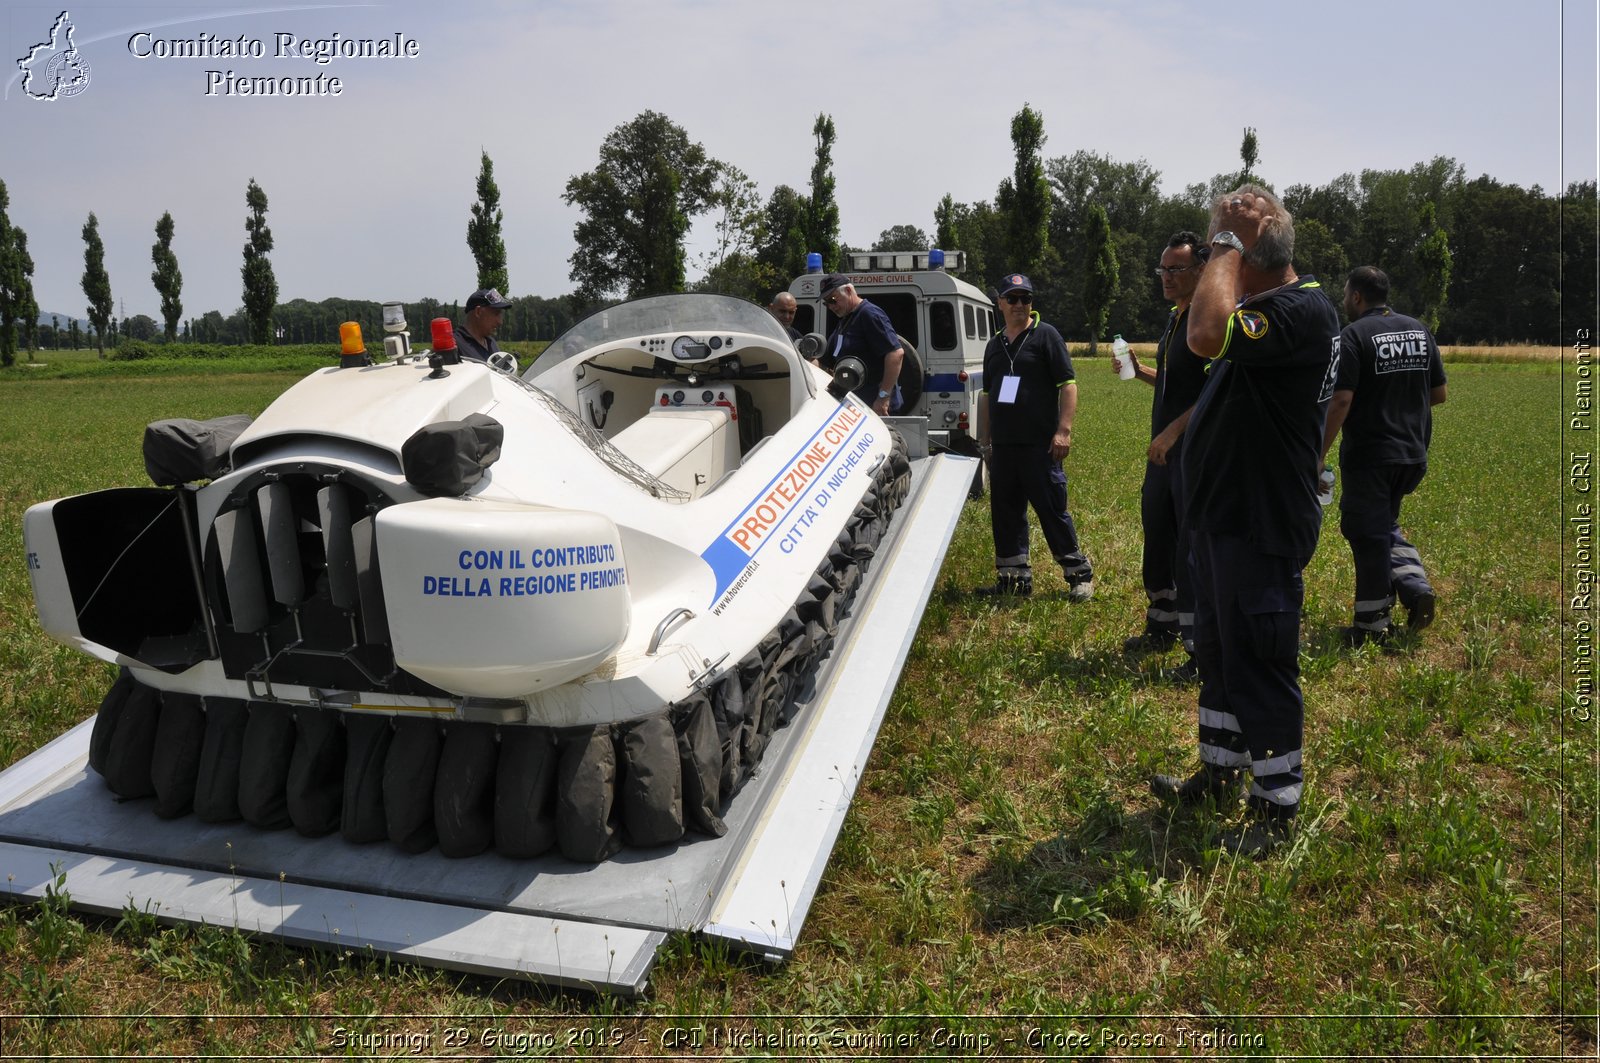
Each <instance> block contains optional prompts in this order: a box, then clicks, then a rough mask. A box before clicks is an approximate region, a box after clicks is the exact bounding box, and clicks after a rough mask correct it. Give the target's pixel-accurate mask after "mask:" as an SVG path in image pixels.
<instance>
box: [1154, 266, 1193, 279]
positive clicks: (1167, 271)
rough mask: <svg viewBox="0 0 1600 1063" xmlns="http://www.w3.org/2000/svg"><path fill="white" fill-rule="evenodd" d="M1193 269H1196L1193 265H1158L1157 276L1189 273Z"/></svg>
mask: <svg viewBox="0 0 1600 1063" xmlns="http://www.w3.org/2000/svg"><path fill="white" fill-rule="evenodd" d="M1191 269H1194V267H1193V266H1157V267H1156V276H1158V277H1163V276H1165V277H1176V276H1177V275H1178V274H1180V273H1188V272H1189V271H1190V270H1191Z"/></svg>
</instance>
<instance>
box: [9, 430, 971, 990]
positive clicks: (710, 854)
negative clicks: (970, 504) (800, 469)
mask: <svg viewBox="0 0 1600 1063" xmlns="http://www.w3.org/2000/svg"><path fill="white" fill-rule="evenodd" d="M972 466H973V462H972V460H971V459H965V458H958V457H954V456H951V455H941V456H938V457H932V458H924V459H920V460H917V461H914V462H913V463H912V487H911V493H910V495H909V496H908V498H907V499H906V502H905V504H904V505H903V506H902V507H901V509H900V510H899V511H898V512H897V513H896V515H895V517H894V519H893V521H892V522H891V524H890V527H889V533H888V535H887V536H886V537H885V538H884V540H883V542H882V543H881V544H880V547H879V550H878V553H877V556H876V558H875V560H874V561H873V562H872V564H871V566H870V569H869V571H868V573H867V580H866V582H865V584H864V585H863V587H862V588H861V590H860V591H859V592H858V593H857V596H856V600H855V604H854V607H853V609H852V612H851V614H850V616H849V617H847V618H846V619H845V620H844V622H843V623H841V625H840V628H839V632H838V636H837V638H836V640H835V643H834V650H833V652H832V654H831V655H830V656H829V657H828V659H827V661H826V662H825V663H824V665H823V667H822V669H821V670H820V671H819V673H818V674H817V677H816V683H815V687H814V689H813V691H812V692H811V693H810V694H809V695H808V696H807V697H806V698H804V699H802V701H801V707H800V709H799V711H798V712H796V713H795V715H794V718H793V720H792V722H791V723H790V724H789V725H788V726H786V727H780V728H778V729H777V730H776V731H774V732H773V735H772V741H771V744H770V746H769V748H768V750H767V752H766V755H765V757H764V758H763V760H762V762H761V767H760V769H759V770H758V772H757V773H756V775H755V776H754V777H753V778H752V779H751V780H750V781H749V783H747V784H746V785H745V786H744V788H743V789H741V790H740V791H739V793H738V794H737V795H735V797H734V799H733V801H732V803H731V805H730V807H729V808H728V810H727V813H726V815H725V817H724V818H725V819H726V821H727V824H728V832H727V834H726V835H724V836H723V837H721V838H715V839H712V838H703V837H695V838H690V839H687V840H685V841H684V842H682V843H680V844H677V845H673V846H668V847H663V848H660V849H655V850H639V849H625V850H623V852H622V853H620V854H619V855H617V856H615V857H613V858H611V859H610V860H607V861H605V862H603V863H600V864H597V865H586V864H575V863H572V862H570V861H567V860H564V859H562V858H561V857H559V856H549V857H541V858H538V859H534V860H508V859H506V858H504V857H501V856H498V855H496V854H494V853H486V854H484V855H482V856H477V857H471V858H468V859H450V858H447V857H444V856H441V855H440V854H439V853H438V852H437V851H433V852H427V853H422V854H419V855H408V854H405V853H403V852H401V851H400V850H399V849H397V848H395V847H393V846H391V845H389V844H387V843H375V844H372V845H352V844H349V843H347V842H345V841H343V840H342V839H341V838H340V837H339V836H338V835H337V834H335V835H332V836H329V837H325V838H305V837H302V836H300V835H298V834H296V833H294V832H293V831H288V830H286V831H277V832H265V831H261V830H258V829H256V828H253V827H249V826H247V825H245V824H243V823H229V824H206V823H201V822H199V821H198V820H196V819H195V818H194V817H193V816H192V815H191V816H186V817H183V818H179V819H175V820H166V821H163V820H159V819H157V818H156V817H155V816H153V815H152V813H151V811H150V809H149V808H148V807H147V801H148V799H145V800H139V801H129V802H119V801H118V800H117V799H116V798H114V797H113V795H112V794H111V793H110V792H109V791H108V790H107V789H106V788H105V786H104V784H103V783H102V782H101V780H100V779H99V778H97V777H95V776H93V775H92V773H90V771H89V768H88V763H87V759H88V748H89V733H90V730H91V728H92V725H93V721H92V720H91V721H86V722H84V723H83V724H80V725H79V726H78V727H76V728H74V729H73V730H71V731H69V732H68V733H66V734H65V735H62V736H61V737H60V738H57V739H56V740H55V741H53V742H51V743H49V744H48V745H46V746H44V747H43V748H42V749H40V750H38V751H37V752H35V753H33V754H31V755H30V756H28V757H26V758H24V759H23V760H21V761H18V762H17V763H16V764H14V765H12V766H11V767H10V768H8V769H6V770H5V771H4V772H0V875H3V876H5V877H6V879H7V886H8V888H9V890H10V891H11V893H12V894H13V895H14V896H25V897H31V898H40V897H43V896H44V894H45V891H46V889H47V888H50V887H51V886H52V885H53V884H54V883H55V881H56V880H57V878H58V876H61V877H63V881H64V886H65V889H66V891H67V893H69V894H70V896H71V900H72V904H73V906H74V907H76V908H79V909H82V910H84V911H89V912H95V913H100V914H108V915H115V914H117V913H118V912H120V911H122V910H124V909H125V908H127V907H129V906H130V905H131V906H132V907H134V908H135V909H138V910H141V911H148V912H150V913H152V914H153V915H155V916H156V917H157V918H158V919H160V920H161V921H163V922H168V923H175V922H192V923H209V924H212V925H219V926H226V927H235V928H238V929H239V930H242V931H246V932H249V933H259V934H265V935H269V936H272V937H277V938H281V939H283V940H285V941H289V942H292V943H294V944H297V945H306V946H314V947H322V948H335V949H349V950H352V951H366V950H371V951H372V952H373V953H376V954H380V955H387V956H392V957H395V958H397V959H400V960H404V961H408V962H414V963H420V964H424V965H428V966H435V967H443V968H449V969H452V970H458V971H464V972H469V973H474V974H485V975H493V976H499V977H517V978H528V979H535V980H539V981H543V982H548V983H552V984H556V985H562V986H567V987H574V988H582V989H590V990H603V991H607V992H612V993H618V994H623V995H637V994H639V993H641V992H643V991H644V988H645V984H646V980H647V979H648V977H649V974H650V970H651V968H652V967H653V965H654V963H655V956H656V950H657V949H658V948H660V946H661V945H662V943H663V942H665V940H666V939H667V936H668V935H669V934H671V933H674V932H702V933H705V934H707V935H709V936H712V937H716V938H720V939H723V940H726V941H728V942H730V943H731V944H733V945H735V946H737V947H739V948H742V949H749V950H753V951H757V952H760V953H762V954H763V955H765V956H767V957H769V958H770V959H773V960H782V959H784V958H786V957H787V956H788V955H789V954H790V953H791V952H792V951H793V950H794V947H795V942H796V940H797V938H798V937H799V935H800V930H801V927H802V926H803V924H804V922H805V918H806V914H807V912H808V911H809V909H810V906H811V901H812V899H813V898H814V897H815V895H816V890H817V885H818V883H819V882H820V881H821V877H822V872H823V869H824V867H825V866H826V864H827V861H828V856H829V854H830V853H831V852H832V850H833V845H834V842H835V840H836V839H837V837H838V833H839V829H840V827H841V825H842V824H843V821H844V815H845V812H846V811H847V810H848V809H849V806H850V802H851V800H852V798H853V797H854V795H855V789H856V785H857V783H858V782H859V780H860V778H861V774H862V772H863V770H864V769H865V767H866V762H867V758H868V756H869V754H870V753H871V751H872V746H873V743H874V741H875V740H876V738H877V733H878V728H879V726H880V724H881V723H882V720H883V715H884V712H885V710H886V708H887V707H888V703H889V698H890V695H891V694H892V693H893V691H894V685H895V682H896V680H897V679H898V677H899V674H900V669H901V668H902V666H903V665H904V663H905V659H906V655H907V654H908V653H909V651H910V648H911V641H912V639H913V637H914V636H915V634H916V629H917V623H918V621H919V620H920V618H921V616H922V612H923V609H924V608H925V607H926V605H927V602H928V598H929V595H930V594H931V593H932V590H933V585H934V581H935V580H936V579H937V576H938V572H939V568H940V564H941V563H942V561H943V559H944V554H945V550H946V548H947V547H948V545H949V542H950V538H951V535H952V534H953V533H954V530H955V525H956V521H957V519H958V518H959V516H960V513H961V507H962V503H963V502H964V501H965V499H966V496H967V489H968V487H969V485H970V484H971V481H972ZM858 635H860V636H861V637H859V638H858V637H857V636H858Z"/></svg>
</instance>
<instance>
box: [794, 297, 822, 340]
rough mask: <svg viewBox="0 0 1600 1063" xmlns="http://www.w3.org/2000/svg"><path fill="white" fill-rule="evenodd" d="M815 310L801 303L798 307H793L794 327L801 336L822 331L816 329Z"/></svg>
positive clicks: (809, 305) (808, 304)
mask: <svg viewBox="0 0 1600 1063" xmlns="http://www.w3.org/2000/svg"><path fill="white" fill-rule="evenodd" d="M816 309H817V308H816V307H814V306H812V305H811V304H810V303H801V304H800V305H799V306H797V307H795V311H794V327H795V328H797V329H799V330H800V334H801V335H802V336H803V335H805V334H806V333H808V332H821V331H822V330H821V329H819V328H817V324H816V322H817V319H816Z"/></svg>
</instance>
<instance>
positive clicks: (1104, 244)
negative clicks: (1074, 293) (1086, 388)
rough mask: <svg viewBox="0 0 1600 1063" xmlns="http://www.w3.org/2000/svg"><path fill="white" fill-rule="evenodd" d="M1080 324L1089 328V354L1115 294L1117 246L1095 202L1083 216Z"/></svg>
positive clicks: (1097, 342) (1107, 220)
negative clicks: (1083, 259) (1082, 277)
mask: <svg viewBox="0 0 1600 1063" xmlns="http://www.w3.org/2000/svg"><path fill="white" fill-rule="evenodd" d="M1085 221H1086V224H1085V226H1084V230H1085V231H1084V235H1085V237H1086V239H1085V241H1084V252H1085V260H1086V261H1085V263H1084V265H1085V270H1084V284H1083V312H1084V317H1085V321H1084V324H1085V325H1087V326H1088V328H1089V356H1090V357H1091V358H1092V357H1094V356H1095V354H1096V353H1098V351H1099V345H1100V334H1101V333H1102V332H1104V331H1105V328H1106V321H1107V319H1108V318H1109V317H1110V316H1111V304H1112V302H1113V301H1114V300H1115V299H1116V297H1117V249H1116V245H1115V244H1114V243H1113V242H1112V240H1111V219H1110V218H1108V217H1106V212H1105V208H1104V207H1102V206H1100V204H1098V203H1092V204H1090V205H1089V210H1088V212H1087V215H1086V218H1085Z"/></svg>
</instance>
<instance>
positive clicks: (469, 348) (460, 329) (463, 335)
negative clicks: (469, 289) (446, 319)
mask: <svg viewBox="0 0 1600 1063" xmlns="http://www.w3.org/2000/svg"><path fill="white" fill-rule="evenodd" d="M510 305H511V300H509V299H507V298H506V297H505V296H503V295H501V294H500V293H499V292H498V291H496V290H495V289H493V288H479V289H478V290H477V291H475V292H473V293H472V294H471V295H469V296H467V307H466V312H465V313H464V314H463V315H462V320H461V323H460V324H459V325H457V326H456V350H457V351H459V352H460V353H461V357H462V358H471V359H472V360H473V361H476V362H487V361H488V360H489V356H490V355H491V354H498V353H500V345H499V344H498V343H496V342H495V340H494V334H495V333H496V332H498V331H499V330H500V323H501V322H502V321H504V320H505V318H506V308H507V307H509V306H510Z"/></svg>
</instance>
